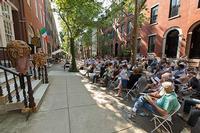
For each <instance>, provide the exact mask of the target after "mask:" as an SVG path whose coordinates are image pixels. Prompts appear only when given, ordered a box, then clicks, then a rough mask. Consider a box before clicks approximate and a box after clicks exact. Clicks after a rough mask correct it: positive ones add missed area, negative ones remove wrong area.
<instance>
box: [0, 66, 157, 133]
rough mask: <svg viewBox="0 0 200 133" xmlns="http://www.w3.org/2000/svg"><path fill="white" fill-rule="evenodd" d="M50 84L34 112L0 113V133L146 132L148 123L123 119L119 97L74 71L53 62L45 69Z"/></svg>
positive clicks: (141, 120)
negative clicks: (27, 113) (25, 113)
mask: <svg viewBox="0 0 200 133" xmlns="http://www.w3.org/2000/svg"><path fill="white" fill-rule="evenodd" d="M49 77H50V87H49V89H48V91H47V93H46V96H45V98H44V101H43V103H42V105H41V107H40V110H39V111H38V112H37V113H34V114H32V115H31V116H30V118H29V120H28V121H26V120H25V116H24V114H21V113H16V112H13V113H8V114H6V115H2V116H0V133H118V132H119V133H146V132H149V131H150V130H151V128H152V126H153V125H152V123H150V122H149V120H146V121H148V123H144V119H147V118H142V117H140V118H137V119H136V121H137V122H135V123H131V122H130V121H128V120H127V117H126V115H125V113H123V111H122V109H121V107H122V106H125V105H124V104H123V103H122V102H120V100H119V99H116V98H114V97H112V96H111V95H107V94H106V93H105V91H104V88H97V87H96V86H94V85H91V84H89V83H88V82H87V80H86V79H84V78H82V77H81V76H80V75H79V74H78V73H68V72H67V71H65V72H64V71H63V68H62V66H61V65H56V66H54V67H53V68H51V71H50V72H49Z"/></svg>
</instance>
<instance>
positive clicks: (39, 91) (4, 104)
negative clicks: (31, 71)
mask: <svg viewBox="0 0 200 133" xmlns="http://www.w3.org/2000/svg"><path fill="white" fill-rule="evenodd" d="M7 75H8V82H9V85H10V92H11V95H12V103H9V101H8V91H7V88H6V80H5V76H4V71H1V72H0V86H1V87H2V91H3V96H1V97H0V114H2V113H6V112H9V111H15V110H23V109H24V108H25V106H24V97H23V91H22V90H21V88H20V82H19V78H18V77H16V81H17V85H18V91H19V96H20V101H19V102H17V98H16V91H15V86H14V78H13V75H12V74H10V73H9V72H8V73H7ZM24 80H25V88H26V89H25V90H26V96H27V99H28V93H27V91H28V89H27V82H26V78H24ZM31 84H32V89H33V97H34V99H35V103H36V110H38V109H39V107H40V105H41V103H42V99H43V97H44V95H45V93H46V91H47V89H48V86H49V84H42V80H34V79H33V76H32V78H31Z"/></svg>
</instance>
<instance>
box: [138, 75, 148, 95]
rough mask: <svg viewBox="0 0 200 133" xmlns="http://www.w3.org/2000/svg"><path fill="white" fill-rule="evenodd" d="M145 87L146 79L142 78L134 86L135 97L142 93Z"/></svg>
mask: <svg viewBox="0 0 200 133" xmlns="http://www.w3.org/2000/svg"><path fill="white" fill-rule="evenodd" d="M146 85H147V79H146V77H144V76H142V77H141V78H140V79H139V80H138V81H137V84H136V88H135V95H136V96H137V95H138V94H139V93H141V92H144V89H145V87H146Z"/></svg>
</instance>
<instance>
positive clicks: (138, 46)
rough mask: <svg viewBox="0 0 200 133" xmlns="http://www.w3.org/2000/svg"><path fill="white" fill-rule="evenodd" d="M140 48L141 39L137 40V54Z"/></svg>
mask: <svg viewBox="0 0 200 133" xmlns="http://www.w3.org/2000/svg"><path fill="white" fill-rule="evenodd" d="M140 47H141V38H138V39H137V53H140Z"/></svg>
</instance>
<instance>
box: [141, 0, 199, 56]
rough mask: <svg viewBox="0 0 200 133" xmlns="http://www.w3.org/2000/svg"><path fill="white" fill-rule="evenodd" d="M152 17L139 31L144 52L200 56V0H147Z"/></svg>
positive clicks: (149, 15) (159, 54)
mask: <svg viewBox="0 0 200 133" xmlns="http://www.w3.org/2000/svg"><path fill="white" fill-rule="evenodd" d="M146 4H147V8H148V11H147V13H146V15H147V17H148V18H149V20H148V21H146V22H145V24H144V26H143V27H142V28H141V30H140V38H141V44H140V45H141V49H140V52H141V53H143V54H144V55H147V53H151V52H153V53H155V54H156V55H158V56H159V57H164V56H166V57H169V58H179V57H181V56H185V55H186V56H188V57H189V58H200V39H199V38H200V1H199V0H166V1H163V0H150V1H149V0H148V1H147V3H146Z"/></svg>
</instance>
